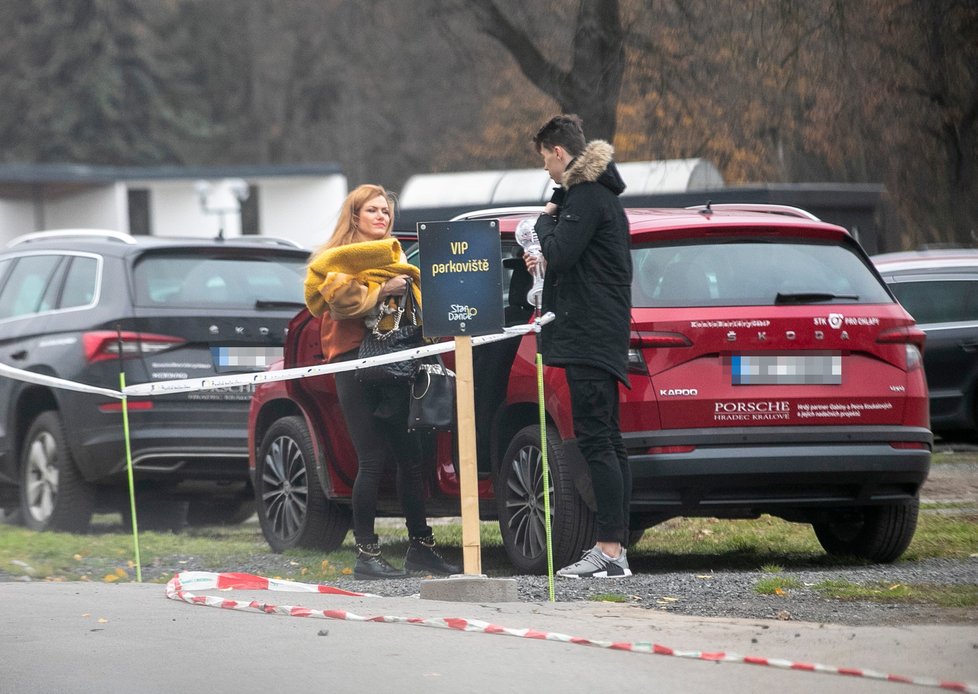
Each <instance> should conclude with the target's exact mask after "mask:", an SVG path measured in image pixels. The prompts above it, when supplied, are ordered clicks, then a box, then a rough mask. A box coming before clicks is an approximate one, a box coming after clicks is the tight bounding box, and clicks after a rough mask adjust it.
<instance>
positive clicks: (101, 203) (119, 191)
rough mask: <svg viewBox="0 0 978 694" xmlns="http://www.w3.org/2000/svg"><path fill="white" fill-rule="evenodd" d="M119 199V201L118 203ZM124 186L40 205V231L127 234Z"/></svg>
mask: <svg viewBox="0 0 978 694" xmlns="http://www.w3.org/2000/svg"><path fill="white" fill-rule="evenodd" d="M120 198H121V200H120ZM127 209H128V208H127V207H126V199H125V186H122V185H120V184H114V183H110V184H107V185H104V186H98V187H95V188H90V189H89V190H86V191H85V192H82V193H78V194H75V195H65V196H63V197H58V198H55V199H46V200H45V201H44V219H43V220H38V222H39V223H40V224H41V225H42V228H43V229H112V230H113V231H125V232H128V231H129V217H128V213H127Z"/></svg>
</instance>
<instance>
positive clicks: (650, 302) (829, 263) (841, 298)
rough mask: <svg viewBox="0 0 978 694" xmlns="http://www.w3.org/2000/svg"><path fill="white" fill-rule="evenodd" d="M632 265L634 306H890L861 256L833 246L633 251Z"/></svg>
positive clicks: (733, 244)
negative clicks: (804, 303)
mask: <svg viewBox="0 0 978 694" xmlns="http://www.w3.org/2000/svg"><path fill="white" fill-rule="evenodd" d="M632 261H633V263H634V268H635V277H634V281H633V283H632V304H633V305H634V306H636V307H653V306H770V305H774V304H775V303H778V302H782V303H787V302H791V301H793V300H797V301H809V300H812V301H814V300H817V301H820V302H824V303H833V302H834V303H848V304H853V303H857V304H866V303H892V301H893V300H892V299H891V298H890V296H889V295H888V294H887V293H886V289H885V288H884V287H883V285H882V284H881V283H880V282H879V281H878V280H877V279H876V277H875V276H874V275H873V274H872V272H871V271H870V270H869V269H868V268H867V267H866V265H865V264H863V262H862V260H861V259H860V258H859V256H857V255H856V254H854V253H852V252H851V251H850V250H849V249H847V248H845V247H842V246H836V245H827V244H817V243H801V242H791V241H778V242H763V243H760V242H758V243H750V242H743V241H739V240H738V241H730V242H718V241H716V240H712V239H711V240H710V241H709V242H704V243H692V244H682V245H673V246H644V247H636V248H634V249H633V250H632ZM833 297H835V298H833Z"/></svg>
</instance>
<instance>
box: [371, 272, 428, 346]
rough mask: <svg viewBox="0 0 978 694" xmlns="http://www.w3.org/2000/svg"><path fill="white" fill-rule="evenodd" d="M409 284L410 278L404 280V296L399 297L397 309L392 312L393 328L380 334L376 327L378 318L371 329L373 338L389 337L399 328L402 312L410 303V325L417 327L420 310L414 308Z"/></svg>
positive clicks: (378, 323)
mask: <svg viewBox="0 0 978 694" xmlns="http://www.w3.org/2000/svg"><path fill="white" fill-rule="evenodd" d="M411 284H412V280H411V279H410V278H408V279H407V280H406V284H405V285H404V294H403V295H401V298H400V299H399V300H398V302H397V309H395V310H393V311H392V315H393V316H394V327H393V328H391V329H390V330H389V331H387V332H386V333H382V332H380V330H378V327H379V326H380V319H379V318H378V319H377V324H376V325H374V329H373V333H374V336H375V337H381V338H382V337H385V336H387V335H391V334H392V333H394V332H395V331H396V330H397V329H398V328H399V327H401V317H402V316H403V315H404V312H405V310H406V306H407V304H408V302H410V303H411V325H417V324H418V315H417V314H418V313H420V312H421V309H420V308H419V307H417V306H415V304H414V295H413V294H412V290H411ZM381 313H383V310H382V311H381Z"/></svg>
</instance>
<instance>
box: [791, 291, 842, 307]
mask: <svg viewBox="0 0 978 694" xmlns="http://www.w3.org/2000/svg"><path fill="white" fill-rule="evenodd" d="M836 299H845V300H847V301H859V296H858V295H856V294H833V293H832V292H790V293H787V294H782V293H781V292H778V295H777V296H776V297H774V303H775V304H815V303H818V302H819V301H835V300H836Z"/></svg>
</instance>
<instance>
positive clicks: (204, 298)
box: [134, 255, 306, 308]
mask: <svg viewBox="0 0 978 694" xmlns="http://www.w3.org/2000/svg"><path fill="white" fill-rule="evenodd" d="M305 276H306V266H305V260H304V259H303V258H294V259H293V258H256V257H207V256H202V255H201V256H193V255H167V256H163V255H154V256H150V257H147V258H144V259H143V260H141V261H140V262H139V263H138V264H137V265H136V267H135V270H134V282H135V289H136V304H137V305H138V306H186V307H194V306H196V307H200V306H213V307H223V308H254V306H255V305H256V303H257V302H259V301H265V302H291V303H295V304H298V305H302V304H303V303H304V297H303V287H302V283H303V280H304V279H305Z"/></svg>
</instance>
